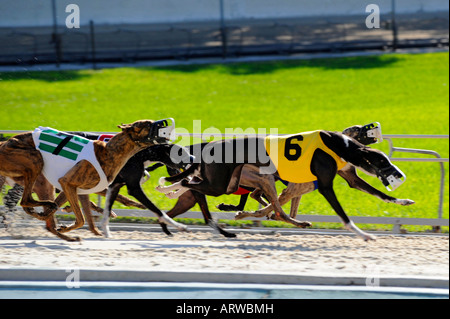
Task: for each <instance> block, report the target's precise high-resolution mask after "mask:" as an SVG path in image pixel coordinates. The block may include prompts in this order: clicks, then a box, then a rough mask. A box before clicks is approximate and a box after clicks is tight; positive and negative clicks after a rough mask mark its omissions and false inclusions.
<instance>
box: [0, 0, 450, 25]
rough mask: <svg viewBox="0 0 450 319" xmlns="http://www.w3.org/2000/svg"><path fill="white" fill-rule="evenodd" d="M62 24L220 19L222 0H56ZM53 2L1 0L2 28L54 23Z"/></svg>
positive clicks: (404, 6)
mask: <svg viewBox="0 0 450 319" xmlns="http://www.w3.org/2000/svg"><path fill="white" fill-rule="evenodd" d="M56 3H57V15H58V24H59V25H64V23H65V19H66V17H67V15H68V13H66V12H65V8H66V6H67V5H68V4H71V3H74V4H77V5H78V6H79V7H80V13H81V14H80V18H81V24H82V25H85V24H88V22H89V20H94V21H95V22H96V24H127V23H131V24H133V23H138V24H141V23H175V22H191V21H199V22H200V21H212V20H218V19H219V16H220V14H219V12H220V9H219V8H220V6H219V0H56ZM371 3H375V4H378V5H379V6H380V9H381V12H382V14H386V13H389V12H390V10H391V0H316V1H314V0H224V4H225V5H224V6H225V16H226V18H227V19H266V18H271V19H277V18H291V17H311V16H330V15H343V16H346V15H364V14H365V8H366V6H367V5H368V4H371ZM397 9H398V12H399V13H417V12H435V11H448V10H449V2H448V1H447V0H397ZM52 21H53V20H52V6H51V0H0V27H21V26H29V27H31V26H50V25H52Z"/></svg>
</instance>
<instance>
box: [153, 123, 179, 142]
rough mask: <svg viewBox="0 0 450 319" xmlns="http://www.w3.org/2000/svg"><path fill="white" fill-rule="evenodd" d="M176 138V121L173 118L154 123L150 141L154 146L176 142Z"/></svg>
mask: <svg viewBox="0 0 450 319" xmlns="http://www.w3.org/2000/svg"><path fill="white" fill-rule="evenodd" d="M169 123H171V124H169ZM176 138H177V135H176V132H175V120H174V119H173V118H167V119H164V120H160V121H156V122H154V123H153V125H152V129H151V131H150V139H151V140H152V141H153V143H154V144H164V143H167V142H168V141H174V140H176Z"/></svg>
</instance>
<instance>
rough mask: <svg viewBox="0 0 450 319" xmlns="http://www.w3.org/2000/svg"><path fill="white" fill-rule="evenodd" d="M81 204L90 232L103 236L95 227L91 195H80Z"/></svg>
mask: <svg viewBox="0 0 450 319" xmlns="http://www.w3.org/2000/svg"><path fill="white" fill-rule="evenodd" d="M79 199H80V202H81V207H82V208H83V212H84V215H85V216H86V219H87V222H88V225H89V229H90V231H91V232H92V233H93V234H94V235H97V236H102V234H101V233H100V231H99V230H98V228H97V226H95V223H94V220H93V218H92V211H91V201H90V200H89V195H79Z"/></svg>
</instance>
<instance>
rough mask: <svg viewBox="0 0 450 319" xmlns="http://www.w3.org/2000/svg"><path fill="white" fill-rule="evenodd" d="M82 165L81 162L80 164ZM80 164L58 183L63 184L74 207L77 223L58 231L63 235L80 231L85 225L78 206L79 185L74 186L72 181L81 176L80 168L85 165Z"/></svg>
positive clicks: (65, 192)
mask: <svg viewBox="0 0 450 319" xmlns="http://www.w3.org/2000/svg"><path fill="white" fill-rule="evenodd" d="M80 163H81V162H80ZM80 163H78V164H77V165H75V166H74V167H73V168H72V169H71V170H69V172H67V174H66V175H64V176H63V177H61V178H60V179H59V180H58V182H59V183H60V184H61V187H62V191H63V192H64V194H65V195H66V197H67V200H68V201H69V203H70V206H71V207H72V210H73V213H74V215H75V222H74V223H73V224H72V225H69V226H64V227H60V228H59V229H58V230H57V231H58V232H61V233H66V232H69V231H72V230H75V229H78V228H80V227H82V226H83V225H84V222H85V219H84V216H83V213H82V211H81V208H80V205H79V204H78V194H77V188H78V185H76V184H74V183H73V182H72V181H76V180H77V179H76V176H77V175H79V167H80V166H81V165H83V164H80ZM74 239H76V240H80V238H74Z"/></svg>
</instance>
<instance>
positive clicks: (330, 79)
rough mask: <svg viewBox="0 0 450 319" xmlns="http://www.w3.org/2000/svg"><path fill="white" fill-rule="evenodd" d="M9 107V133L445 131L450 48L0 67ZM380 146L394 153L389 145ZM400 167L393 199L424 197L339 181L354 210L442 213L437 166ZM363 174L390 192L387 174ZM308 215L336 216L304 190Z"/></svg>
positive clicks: (2, 113)
mask: <svg viewBox="0 0 450 319" xmlns="http://www.w3.org/2000/svg"><path fill="white" fill-rule="evenodd" d="M0 105H1V106H0V130H8V129H9V130H31V129H33V128H35V127H37V126H39V125H42V126H51V127H55V128H57V129H61V130H85V131H117V130H118V129H117V125H118V124H120V123H128V122H133V121H135V120H138V119H143V118H151V119H160V118H166V117H173V118H175V119H176V121H177V127H180V128H185V129H186V130H188V131H192V130H193V120H201V121H202V122H201V127H202V130H204V129H206V128H209V127H215V128H218V129H219V130H221V131H222V132H224V131H225V129H226V128H242V129H247V128H255V129H258V128H266V129H267V130H269V129H270V128H278V130H279V133H296V132H302V131H308V130H315V129H326V130H339V131H340V130H342V129H344V128H345V127H348V126H351V125H354V124H366V123H370V122H373V121H378V122H380V123H381V124H382V126H383V131H384V133H385V134H448V131H449V119H448V118H449V55H448V53H433V54H418V55H384V56H370V57H352V58H339V59H316V60H304V61H287V62H268V63H240V64H222V65H194V66H179V67H159V68H150V67H149V68H120V69H105V70H98V71H93V70H82V71H65V72H23V73H0ZM394 142H395V146H398V147H413V148H423V149H432V150H436V151H437V152H439V153H440V154H441V155H442V156H443V157H446V158H448V156H449V154H448V153H449V147H448V140H396V141H394ZM181 143H182V144H186V143H187V141H181ZM377 148H380V149H382V150H383V151H387V149H388V147H387V142H384V143H383V144H380V145H378V146H377ZM395 156H396V157H401V156H404V157H409V156H411V155H410V154H408V155H405V154H400V153H397V154H395ZM413 156H414V155H413ZM397 165H398V166H399V167H400V168H401V169H402V170H403V171H404V172H405V173H406V174H407V176H408V180H407V182H406V183H405V184H404V185H402V187H400V188H399V189H398V190H397V191H395V192H394V193H393V195H394V196H396V197H400V198H411V199H413V200H415V201H416V202H417V204H416V205H413V206H410V207H398V206H395V205H392V204H386V203H384V202H381V201H380V200H378V199H375V198H373V197H371V196H369V195H366V194H363V193H360V192H358V191H355V190H351V189H349V188H348V187H347V186H346V183H345V181H343V180H342V179H341V178H339V177H338V178H337V179H336V180H335V185H336V192H337V196H338V198H339V199H340V201H341V203H342V205H343V206H344V208H345V209H346V211H347V212H348V213H349V215H356V216H388V217H423V218H434V217H436V216H437V208H438V195H439V194H438V183H439V173H440V172H439V166H438V164H436V163H403V162H402V163H397ZM445 168H446V183H445V184H446V190H445V206H444V217H445V218H448V215H449V213H448V212H449V208H448V164H445ZM162 175H165V170H164V169H159V170H158V171H156V172H155V173H154V174H153V177H154V178H153V179H152V180H151V181H149V182H147V183H146V184H145V190H146V192H147V193H148V194H149V196H150V197H151V198H152V200H153V201H154V202H155V203H156V204H157V205H159V206H160V207H161V208H162V209H170V208H171V207H172V206H173V205H174V203H175V201H173V200H168V199H166V198H165V197H164V196H162V195H161V194H159V193H156V192H155V191H153V188H154V187H155V185H156V182H157V180H158V178H159V176H162ZM364 179H365V180H367V181H369V182H370V183H371V184H372V185H373V186H375V187H377V188H378V189H380V190H384V188H383V187H382V185H381V184H380V182H379V181H378V180H376V179H373V178H370V177H364ZM281 189H282V188H281V187H280V190H281ZM123 193H124V194H126V191H125V190H123ZM209 202H210V207H211V209H213V206H214V205H216V204H218V203H220V202H231V203H237V202H238V197H234V196H222V197H220V198H210V200H209ZM286 206H287V207H286V210H288V209H289V205H286ZM116 207H120V206H116ZM255 208H257V204H255V203H253V202H252V201H249V204H248V206H247V209H255ZM300 210H301V212H303V213H305V214H329V215H332V214H334V212H333V210H332V209H331V208H330V207H329V205H328V203H326V201H325V200H324V199H323V198H322V197H321V196H320V194H318V193H317V192H316V193H313V194H310V195H307V196H304V198H303V199H302V203H301V206H300Z"/></svg>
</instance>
